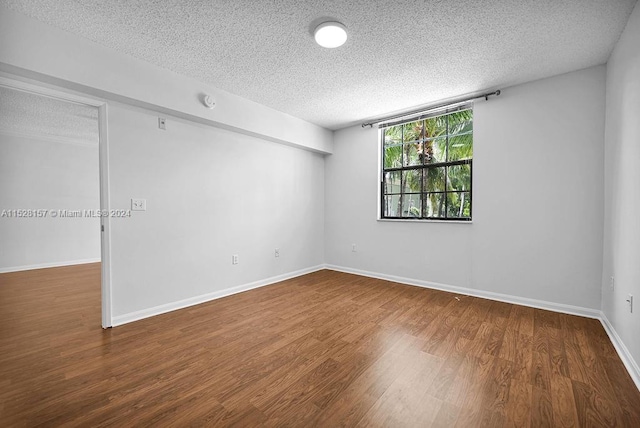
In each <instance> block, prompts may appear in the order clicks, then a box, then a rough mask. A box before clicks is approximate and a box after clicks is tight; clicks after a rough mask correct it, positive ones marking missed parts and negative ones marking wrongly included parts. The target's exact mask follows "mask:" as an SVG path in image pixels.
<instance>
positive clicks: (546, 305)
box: [326, 265, 600, 319]
mask: <svg viewBox="0 0 640 428" xmlns="http://www.w3.org/2000/svg"><path fill="white" fill-rule="evenodd" d="M326 268H327V269H330V270H335V271H338V272H345V273H353V274H356V275H362V276H367V277H370V278H377V279H384V280H387V281H392V282H398V283H400V284H407V285H414V286H416V287H423V288H433V289H436V290H442V291H448V292H451V293H457V294H465V295H467V296H474V297H481V298H483V299H489V300H497V301H500V302H506V303H513V304H516V305H522V306H530V307H532V308H538V309H546V310H548V311H553V312H561V313H563V314H571V315H579V316H581V317H586V318H596V319H600V311H599V310H597V309H589V308H583V307H580V306H572V305H565V304H563V303H554V302H548V301H545V300H536V299H529V298H526V297H518V296H512V295H509V294H501V293H494V292H492V291H484V290H478V289H475V288H465V287H458V286H455V285H448V284H440V283H437V282H430V281H423V280H419V279H412V278H404V277H401V276H395V275H387V274H383V273H378V272H369V271H364V270H360V269H352V268H346V267H342V266H335V265H326Z"/></svg>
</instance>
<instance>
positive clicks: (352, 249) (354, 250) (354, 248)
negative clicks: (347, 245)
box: [351, 244, 356, 253]
mask: <svg viewBox="0 0 640 428" xmlns="http://www.w3.org/2000/svg"><path fill="white" fill-rule="evenodd" d="M351 251H352V252H354V253H355V252H356V244H351Z"/></svg>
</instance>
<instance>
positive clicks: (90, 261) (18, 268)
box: [0, 258, 100, 273]
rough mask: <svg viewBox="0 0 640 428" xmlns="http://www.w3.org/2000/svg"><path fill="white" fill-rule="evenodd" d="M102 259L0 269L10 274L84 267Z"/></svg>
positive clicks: (0, 271) (1, 271)
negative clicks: (76, 266) (54, 268)
mask: <svg viewBox="0 0 640 428" xmlns="http://www.w3.org/2000/svg"><path fill="white" fill-rule="evenodd" d="M99 262H100V258H97V259H82V260H69V261H66V262H53V263H39V264H36V265H24V266H12V267H4V268H0V273H9V272H21V271H24V270H34V269H46V268H52V267H62V266H73V265H84V264H87V263H99Z"/></svg>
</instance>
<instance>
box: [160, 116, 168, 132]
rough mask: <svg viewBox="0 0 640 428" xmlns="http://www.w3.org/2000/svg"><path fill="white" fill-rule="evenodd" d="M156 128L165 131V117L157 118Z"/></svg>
mask: <svg viewBox="0 0 640 428" xmlns="http://www.w3.org/2000/svg"><path fill="white" fill-rule="evenodd" d="M158 128H160V129H164V130H165V131H166V130H167V119H165V118H164V117H159V118H158Z"/></svg>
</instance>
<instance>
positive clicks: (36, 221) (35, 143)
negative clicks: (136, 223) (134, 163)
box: [0, 133, 100, 272]
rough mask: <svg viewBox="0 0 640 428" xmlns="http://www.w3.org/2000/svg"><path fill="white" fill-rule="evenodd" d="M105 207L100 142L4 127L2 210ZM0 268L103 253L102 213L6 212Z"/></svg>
mask: <svg viewBox="0 0 640 428" xmlns="http://www.w3.org/2000/svg"><path fill="white" fill-rule="evenodd" d="M99 208H100V187H99V176H98V145H97V143H96V144H94V145H93V146H91V145H78V144H69V143H64V142H58V141H51V140H46V139H41V138H37V137H22V136H17V135H8V134H5V133H0V211H2V210H5V209H6V210H12V209H47V210H65V209H66V210H85V209H94V210H97V209H99ZM0 236H2V239H1V240H0V272H9V271H14V270H20V269H25V268H29V267H31V268H35V267H41V266H54V265H62V264H73V263H76V262H84V261H97V260H99V259H100V221H99V219H98V218H91V217H84V218H52V217H51V214H50V213H48V214H47V216H46V217H44V218H12V217H2V216H0Z"/></svg>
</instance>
